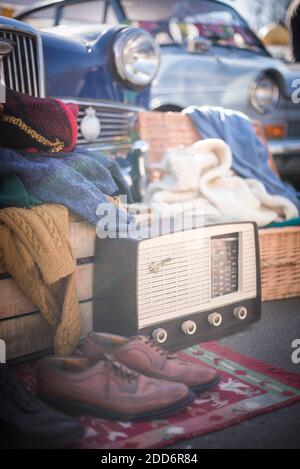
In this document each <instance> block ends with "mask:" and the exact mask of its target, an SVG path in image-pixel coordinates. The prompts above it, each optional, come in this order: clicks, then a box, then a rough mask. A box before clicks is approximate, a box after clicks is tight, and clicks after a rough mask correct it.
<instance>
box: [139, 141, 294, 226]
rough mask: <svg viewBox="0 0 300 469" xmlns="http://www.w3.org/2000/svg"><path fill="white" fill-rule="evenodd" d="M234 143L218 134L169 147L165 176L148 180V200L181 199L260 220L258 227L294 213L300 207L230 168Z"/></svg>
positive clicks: (176, 201) (192, 206) (187, 204)
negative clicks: (186, 145) (158, 179)
mask: <svg viewBox="0 0 300 469" xmlns="http://www.w3.org/2000/svg"><path fill="white" fill-rule="evenodd" d="M231 166H232V153H231V150H230V147H229V146H228V145H227V144H226V143H225V142H224V141H223V140H219V139H207V140H202V141H199V142H197V143H195V144H194V145H192V146H191V147H188V148H183V149H173V150H168V151H167V153H166V155H165V158H164V160H163V161H162V163H161V169H162V170H163V171H164V174H165V175H164V177H163V179H162V180H161V181H159V182H154V183H150V184H149V185H148V187H147V190H146V194H145V200H144V201H145V202H146V203H147V204H150V203H166V204H172V205H173V204H176V205H178V204H179V203H183V204H184V206H185V210H186V211H189V209H193V210H194V209H195V207H197V206H198V207H199V208H201V211H202V213H204V214H214V215H223V216H226V217H230V218H232V217H234V218H239V219H241V220H247V221H250V220H253V221H256V222H257V224H258V226H260V227H262V226H266V225H269V224H270V223H272V222H275V221H276V222H279V221H286V220H290V219H292V218H296V217H297V216H298V215H299V214H298V210H297V207H296V206H295V205H294V204H293V203H292V202H290V201H289V200H288V199H286V198H285V197H282V196H279V195H278V196H277V195H270V194H268V193H267V191H266V189H265V187H264V185H263V184H262V183H261V182H259V181H257V180H254V179H242V178H241V177H239V176H237V175H236V174H235V173H233V171H232V170H231Z"/></svg>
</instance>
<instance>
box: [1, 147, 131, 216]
mask: <svg viewBox="0 0 300 469" xmlns="http://www.w3.org/2000/svg"><path fill="white" fill-rule="evenodd" d="M103 158H105V157H103V155H101V156H100V155H99V158H98V157H97V156H96V155H95V154H94V155H92V156H89V154H88V152H81V151H80V150H77V151H76V152H74V153H64V154H63V157H62V158H60V157H59V155H57V156H56V157H52V156H49V155H48V154H45V153H44V154H41V153H38V154H37V153H36V154H33V155H32V154H27V153H20V152H16V151H14V150H10V149H6V148H1V149H0V177H4V176H6V175H7V174H9V173H14V174H16V175H17V176H18V177H19V178H20V179H21V181H22V182H23V184H24V186H25V188H26V190H27V191H28V192H30V193H31V194H32V195H33V196H34V197H36V198H37V199H39V200H41V201H42V202H44V203H54V204H61V205H64V206H66V207H67V208H68V209H69V210H70V211H71V212H73V213H74V214H76V215H78V216H79V217H80V218H82V219H84V220H86V221H87V222H89V223H91V224H93V225H97V223H98V221H99V216H97V214H96V211H97V207H98V205H99V204H101V203H103V204H107V199H106V197H105V195H109V196H112V197H114V196H116V195H120V194H121V195H123V194H122V193H121V192H120V188H121V189H122V190H125V189H126V190H127V193H126V194H124V195H128V196H130V189H129V187H128V186H127V184H126V182H125V180H123V178H122V174H121V171H120V172H119V171H118V169H117V168H116V165H117V163H115V162H113V161H112V162H111V164H110V165H107V166H108V167H110V166H112V167H113V170H114V172H115V173H116V174H117V175H118V177H119V178H120V180H122V185H121V184H119V185H118V184H117V183H116V182H115V180H114V178H113V176H112V174H111V172H110V171H109V169H107V168H106V167H105V166H104V164H103ZM121 212H122V211H120V218H121V220H123V222H124V223H126V222H128V221H129V220H130V217H127V215H126V214H125V213H121Z"/></svg>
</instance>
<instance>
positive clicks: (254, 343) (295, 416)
mask: <svg viewBox="0 0 300 469" xmlns="http://www.w3.org/2000/svg"><path fill="white" fill-rule="evenodd" d="M295 339H300V299H296V300H288V301H276V302H270V303H265V304H264V305H263V313H262V319H261V320H260V322H258V323H256V324H254V325H253V326H251V327H250V328H248V329H247V330H245V331H243V332H242V333H239V334H236V335H234V336H230V337H227V338H225V339H223V340H221V341H220V344H221V345H226V346H227V347H230V348H231V349H233V350H235V351H237V352H239V353H242V354H244V355H248V356H249V357H253V358H256V359H258V360H261V361H264V362H266V363H268V364H272V365H275V366H278V367H280V368H284V369H286V370H288V371H291V372H294V373H300V364H299V365H296V364H294V363H293V362H292V358H291V356H292V352H293V349H292V342H293V341H294V340H295ZM172 448H180V449H183V448H191V449H236V448H241V449H255V448H257V449H300V403H298V404H294V405H292V406H290V407H285V408H283V409H280V410H277V411H273V412H271V413H269V414H264V415H262V416H259V417H255V418H253V419H250V420H247V421H246V422H243V423H241V424H239V425H236V426H233V427H230V428H227V429H225V430H221V431H218V432H215V433H211V434H208V435H205V436H201V437H198V438H194V439H193V440H190V441H184V442H182V443H179V444H176V445H174V446H173V447H172Z"/></svg>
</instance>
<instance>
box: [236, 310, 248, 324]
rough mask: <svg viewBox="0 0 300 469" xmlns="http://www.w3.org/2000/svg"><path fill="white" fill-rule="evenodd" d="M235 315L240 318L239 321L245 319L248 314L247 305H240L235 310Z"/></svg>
mask: <svg viewBox="0 0 300 469" xmlns="http://www.w3.org/2000/svg"><path fill="white" fill-rule="evenodd" d="M233 315H234V317H235V318H236V319H239V321H245V319H247V316H248V310H247V308H245V306H238V307H237V308H235V309H234V310H233Z"/></svg>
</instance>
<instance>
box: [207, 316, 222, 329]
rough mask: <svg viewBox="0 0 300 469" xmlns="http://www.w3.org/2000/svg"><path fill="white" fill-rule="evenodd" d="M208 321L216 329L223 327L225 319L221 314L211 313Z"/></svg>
mask: <svg viewBox="0 0 300 469" xmlns="http://www.w3.org/2000/svg"><path fill="white" fill-rule="evenodd" d="M207 319H208V322H209V324H210V325H211V326H214V327H219V326H221V324H222V322H223V318H222V315H221V314H220V313H211V314H210V315H209V316H208V318H207Z"/></svg>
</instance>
